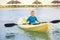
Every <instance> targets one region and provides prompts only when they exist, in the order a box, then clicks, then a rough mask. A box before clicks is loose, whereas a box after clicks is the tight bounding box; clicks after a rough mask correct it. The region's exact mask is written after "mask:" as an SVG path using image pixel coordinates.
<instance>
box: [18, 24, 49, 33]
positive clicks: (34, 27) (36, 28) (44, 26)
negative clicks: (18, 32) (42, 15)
mask: <svg viewBox="0 0 60 40" xmlns="http://www.w3.org/2000/svg"><path fill="white" fill-rule="evenodd" d="M18 26H19V28H21V29H23V30H25V31H35V32H47V31H48V29H49V23H41V24H39V25H19V24H18Z"/></svg>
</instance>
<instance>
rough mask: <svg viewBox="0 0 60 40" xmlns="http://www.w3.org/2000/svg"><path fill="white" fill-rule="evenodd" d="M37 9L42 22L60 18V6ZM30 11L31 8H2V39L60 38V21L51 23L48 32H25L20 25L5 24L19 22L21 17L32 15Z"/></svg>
mask: <svg viewBox="0 0 60 40" xmlns="http://www.w3.org/2000/svg"><path fill="white" fill-rule="evenodd" d="M35 11H36V13H37V14H36V16H37V18H38V19H39V21H42V22H43V21H46V22H49V21H52V20H57V19H60V8H40V9H36V10H35ZM30 12H31V9H17V10H13V9H12V10H7V9H0V40H60V31H59V30H60V27H59V26H60V23H57V24H51V28H50V29H49V31H48V33H39V32H25V31H24V30H22V29H19V28H18V26H14V27H9V28H8V27H5V26H4V24H6V23H17V22H18V19H19V18H21V17H28V16H30Z"/></svg>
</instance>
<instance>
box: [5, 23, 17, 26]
mask: <svg viewBox="0 0 60 40" xmlns="http://www.w3.org/2000/svg"><path fill="white" fill-rule="evenodd" d="M15 25H17V24H15V23H7V24H4V26H5V27H13V26H15Z"/></svg>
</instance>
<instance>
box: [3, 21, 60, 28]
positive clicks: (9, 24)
mask: <svg viewBox="0 0 60 40" xmlns="http://www.w3.org/2000/svg"><path fill="white" fill-rule="evenodd" d="M59 22H60V20H53V21H50V22H49V23H53V24H55V23H59ZM42 23H47V22H42ZM15 25H17V24H15V23H6V24H4V26H5V27H13V26H15Z"/></svg>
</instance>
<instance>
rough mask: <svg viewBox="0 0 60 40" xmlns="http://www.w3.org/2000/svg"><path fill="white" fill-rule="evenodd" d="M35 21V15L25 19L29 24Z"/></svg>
mask: <svg viewBox="0 0 60 40" xmlns="http://www.w3.org/2000/svg"><path fill="white" fill-rule="evenodd" d="M36 21H37V18H36V17H35V16H34V17H32V16H30V17H28V19H27V22H29V23H30V24H35V22H36Z"/></svg>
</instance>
